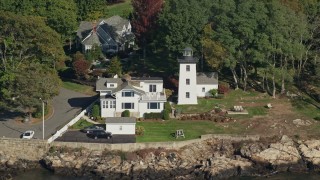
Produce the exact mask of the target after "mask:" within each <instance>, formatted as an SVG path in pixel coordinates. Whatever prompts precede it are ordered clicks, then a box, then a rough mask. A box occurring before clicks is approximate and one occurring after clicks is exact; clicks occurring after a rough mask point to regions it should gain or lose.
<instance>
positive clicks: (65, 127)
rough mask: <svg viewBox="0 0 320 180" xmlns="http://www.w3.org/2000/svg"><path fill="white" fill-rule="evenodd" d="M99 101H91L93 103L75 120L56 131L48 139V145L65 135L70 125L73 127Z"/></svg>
mask: <svg viewBox="0 0 320 180" xmlns="http://www.w3.org/2000/svg"><path fill="white" fill-rule="evenodd" d="M98 100H99V99H97V100H95V101H93V103H91V104H90V105H89V106H88V107H87V108H86V109H85V110H83V111H81V112H80V113H79V114H78V115H77V116H76V117H75V118H73V119H72V120H71V121H70V122H69V123H68V124H66V125H65V126H63V127H62V128H61V129H60V130H58V131H57V132H56V133H55V134H54V135H53V136H51V137H50V138H49V139H48V143H51V142H53V141H54V140H55V139H57V138H58V137H60V136H62V135H63V133H65V132H66V131H67V130H68V128H69V127H70V126H72V125H74V124H75V123H76V122H78V121H79V120H80V119H81V117H83V116H84V115H85V114H86V113H87V112H88V111H90V109H91V108H92V106H93V105H94V104H95V103H96V102H97V101H98Z"/></svg>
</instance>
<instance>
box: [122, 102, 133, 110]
mask: <svg viewBox="0 0 320 180" xmlns="http://www.w3.org/2000/svg"><path fill="white" fill-rule="evenodd" d="M122 109H134V103H122Z"/></svg>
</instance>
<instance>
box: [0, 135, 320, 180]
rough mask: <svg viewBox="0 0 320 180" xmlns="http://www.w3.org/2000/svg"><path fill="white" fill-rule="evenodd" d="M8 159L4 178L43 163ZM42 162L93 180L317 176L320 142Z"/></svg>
mask: <svg viewBox="0 0 320 180" xmlns="http://www.w3.org/2000/svg"><path fill="white" fill-rule="evenodd" d="M4 156H5V155H4V154H1V153H0V157H1V166H0V167H1V169H0V172H4V170H8V172H14V171H15V172H17V171H21V170H26V169H28V168H29V167H33V168H34V167H39V162H27V161H23V160H15V159H14V158H13V157H11V158H12V159H10V158H4ZM40 162H41V164H42V165H43V166H45V167H46V168H47V169H49V170H51V171H54V173H57V174H62V175H66V176H87V177H92V178H93V179H95V178H97V179H225V178H228V177H232V176H263V175H270V174H273V173H278V172H309V171H314V172H319V171H320V140H297V139H292V138H289V137H287V136H282V137H281V138H280V139H279V138H278V139H275V138H269V139H263V140H260V141H241V142H236V141H230V140H218V139H208V140H204V141H202V142H199V143H194V144H191V145H188V146H185V147H183V148H181V149H179V150H168V149H161V148H159V149H143V150H139V151H136V152H114V151H112V152H111V151H106V150H105V151H102V152H101V151H90V150H87V149H84V148H77V149H71V148H66V147H59V148H58V147H51V148H50V150H49V151H48V153H47V154H46V155H45V156H44V157H43V158H42V160H41V161H40ZM3 177H5V176H3Z"/></svg>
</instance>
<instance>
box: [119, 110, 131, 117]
mask: <svg viewBox="0 0 320 180" xmlns="http://www.w3.org/2000/svg"><path fill="white" fill-rule="evenodd" d="M121 117H130V111H129V110H124V111H123V112H122V113H121Z"/></svg>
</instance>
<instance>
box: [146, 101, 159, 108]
mask: <svg viewBox="0 0 320 180" xmlns="http://www.w3.org/2000/svg"><path fill="white" fill-rule="evenodd" d="M148 109H160V103H156V102H150V103H148Z"/></svg>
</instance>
